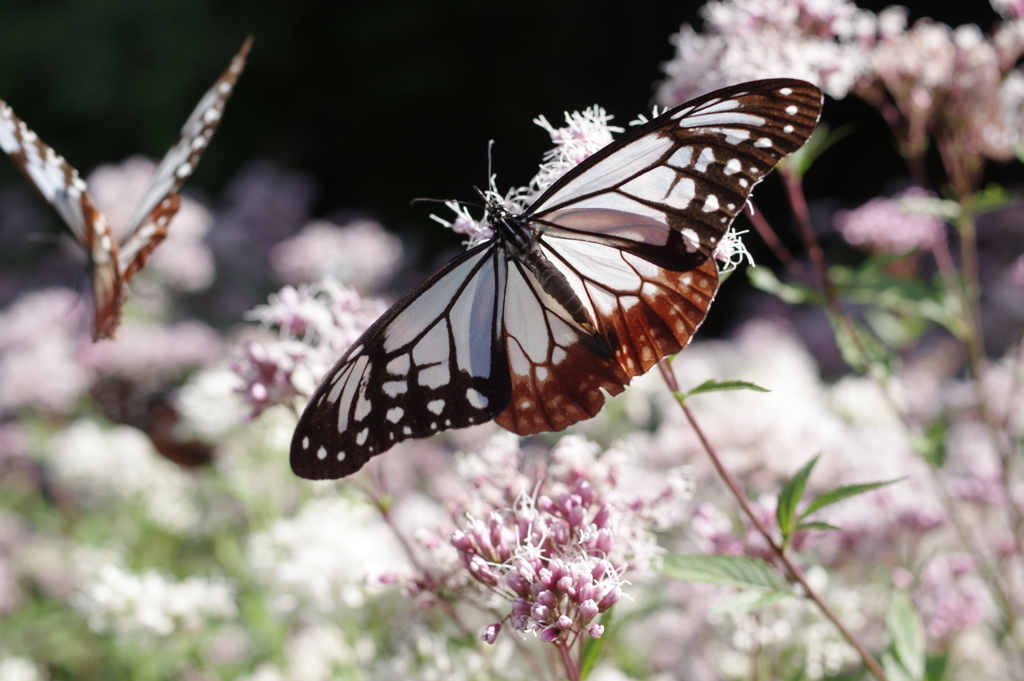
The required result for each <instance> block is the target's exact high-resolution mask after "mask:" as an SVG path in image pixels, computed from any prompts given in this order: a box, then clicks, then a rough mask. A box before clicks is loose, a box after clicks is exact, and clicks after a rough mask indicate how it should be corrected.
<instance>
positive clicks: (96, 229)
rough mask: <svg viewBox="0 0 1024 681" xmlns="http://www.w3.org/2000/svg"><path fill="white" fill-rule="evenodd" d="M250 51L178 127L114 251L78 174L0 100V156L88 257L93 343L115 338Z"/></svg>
mask: <svg viewBox="0 0 1024 681" xmlns="http://www.w3.org/2000/svg"><path fill="white" fill-rule="evenodd" d="M251 46H252V38H251V37H250V38H248V39H246V41H245V43H243V45H242V49H240V50H239V51H238V54H236V55H235V57H234V59H232V60H231V65H230V66H228V69H227V71H225V72H224V74H223V75H222V76H221V77H220V78H218V79H217V82H215V83H214V84H213V87H211V88H210V89H209V90H207V91H206V94H204V95H203V98H202V99H200V100H199V104H198V105H197V106H196V108H195V109H194V110H193V111H192V114H191V115H190V116H189V117H188V120H187V121H185V126H184V127H183V128H182V129H181V134H180V136H179V137H178V141H177V142H175V143H174V146H172V147H171V149H170V150H169V151H168V152H167V154H166V155H165V156H164V158H163V160H162V161H161V162H160V165H159V167H158V168H157V171H156V175H155V176H154V178H153V181H152V183H151V184H150V186H149V188H148V189H147V190H146V193H145V195H144V196H143V197H142V200H141V201H140V202H139V205H138V207H137V208H136V209H135V213H134V215H133V216H132V219H131V221H130V222H129V224H128V228H127V230H126V231H125V235H124V236H123V238H122V239H121V240H120V243H118V242H117V241H115V240H114V237H113V235H112V234H111V232H110V226H109V224H108V223H107V219H106V217H105V216H104V215H103V213H101V212H99V210H97V209H96V206H95V205H94V203H93V200H92V198H91V197H90V196H89V194H88V193H87V192H86V185H85V182H84V181H83V180H82V179H81V178H80V177H79V176H78V171H77V170H75V169H74V168H73V167H71V165H70V164H69V163H68V162H67V161H65V160H64V158H63V157H61V156H59V155H57V154H56V153H54V151H53V149H51V148H50V147H48V146H47V145H46V144H44V143H43V142H42V140H40V139H39V138H38V137H37V136H36V134H35V133H34V132H32V131H31V130H29V129H28V127H27V126H26V125H25V124H24V123H23V122H21V120H20V119H19V118H18V117H17V116H15V115H14V112H13V111H12V110H11V107H9V106H8V105H7V104H6V103H5V102H4V101H3V100H0V149H3V150H4V151H6V152H7V153H8V154H9V155H10V157H11V158H12V159H13V160H14V163H15V164H16V165H17V166H18V168H20V169H21V172H22V173H24V174H25V176H26V177H27V178H28V179H29V181H30V182H31V183H32V184H33V185H34V186H35V188H36V190H37V191H38V192H39V194H40V195H42V197H43V198H44V199H46V200H47V201H48V202H49V203H50V205H51V206H53V209H54V210H55V211H57V214H58V215H60V217H61V218H62V219H63V220H64V223H65V224H66V225H67V226H68V228H69V229H70V230H71V233H72V234H73V235H74V236H75V238H76V239H77V240H78V242H79V243H81V244H82V246H84V247H85V250H86V251H87V253H88V255H89V262H90V269H91V275H92V289H93V298H94V300H95V307H96V311H95V323H94V326H93V340H94V341H96V340H100V339H101V338H113V337H114V335H115V334H116V332H117V327H118V324H119V323H120V322H121V307H122V305H123V304H124V302H125V299H126V298H127V295H128V282H129V281H131V278H132V276H134V275H135V273H136V272H138V271H139V270H140V269H141V268H142V266H143V265H145V264H146V260H147V259H148V258H149V254H150V253H152V251H153V249H154V248H156V246H157V244H159V243H160V242H161V241H163V239H164V237H165V236H167V226H168V225H169V224H170V222H171V219H172V218H173V217H174V215H175V213H177V212H178V207H179V205H180V202H181V197H180V196H179V194H178V191H179V190H180V189H181V186H182V185H183V184H184V183H185V180H187V179H188V177H189V176H190V175H191V174H192V172H193V171H194V170H195V167H196V164H197V163H199V157H200V156H202V154H203V152H204V151H205V150H206V147H207V145H209V143H210V139H211V138H212V137H213V133H214V131H215V130H216V129H217V126H218V125H219V124H220V119H221V116H222V115H223V113H224V105H225V104H226V103H227V101H228V98H229V97H230V96H231V93H232V91H233V90H234V87H235V82H236V81H237V80H238V76H239V75H241V73H242V69H244V68H245V58H246V55H248V54H249V48H250V47H251Z"/></svg>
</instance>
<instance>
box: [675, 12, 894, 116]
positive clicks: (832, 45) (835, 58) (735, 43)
mask: <svg viewBox="0 0 1024 681" xmlns="http://www.w3.org/2000/svg"><path fill="white" fill-rule="evenodd" d="M701 14H702V15H703V17H704V33H703V34H700V33H697V32H696V31H694V30H693V28H692V27H691V26H690V25H689V24H683V26H682V27H681V28H680V30H679V33H678V34H676V35H675V36H673V37H672V42H673V43H674V44H675V46H676V56H675V58H674V59H673V60H672V61H670V62H668V63H667V64H666V65H665V75H666V79H665V81H664V83H662V85H661V87H660V88H659V89H658V95H657V98H658V101H659V102H660V103H661V104H663V105H665V106H675V105H677V104H681V103H683V102H684V101H686V100H688V99H691V98H693V97H694V96H696V95H699V94H703V93H705V92H709V91H711V90H714V89H717V88H720V87H724V86H726V85H733V84H735V83H740V82H743V81H747V80H757V79H759V78H772V77H779V76H790V77H794V78H802V79H804V80H808V81H810V82H812V83H815V84H817V85H819V86H820V87H821V88H822V89H824V90H825V92H827V93H828V94H829V95H832V96H833V97H836V98H841V97H844V96H846V93H847V92H848V91H849V90H850V88H851V87H852V86H853V84H854V82H855V81H856V80H857V78H858V77H859V76H860V74H861V73H862V72H863V70H864V68H865V66H866V62H865V58H864V49H865V46H866V44H867V43H870V42H871V40H872V39H873V37H874V34H875V30H876V26H877V20H876V19H875V17H874V15H873V14H871V13H870V12H866V11H864V10H860V9H858V8H857V7H856V5H854V4H853V3H851V2H847V1H846V0H824V1H813V0H795V1H794V0H724V1H722V2H709V3H708V4H707V5H706V6H705V7H704V8H703V9H702V10H701Z"/></svg>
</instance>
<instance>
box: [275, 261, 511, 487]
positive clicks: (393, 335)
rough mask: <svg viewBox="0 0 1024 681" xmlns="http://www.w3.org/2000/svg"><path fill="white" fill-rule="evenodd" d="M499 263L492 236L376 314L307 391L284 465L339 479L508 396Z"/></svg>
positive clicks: (496, 408) (478, 418)
mask: <svg viewBox="0 0 1024 681" xmlns="http://www.w3.org/2000/svg"><path fill="white" fill-rule="evenodd" d="M505 276H506V263H505V260H504V258H503V257H502V256H501V253H500V250H499V249H498V248H496V247H495V245H494V244H485V245H483V246H480V247H478V248H476V249H474V250H472V251H469V252H467V253H465V254H463V255H461V256H459V257H458V258H456V259H455V260H453V261H451V262H450V263H448V265H446V266H445V267H444V268H442V269H441V270H439V271H438V272H436V273H435V274H434V275H433V276H431V277H430V278H429V279H427V281H425V282H423V283H422V284H421V285H420V286H418V287H417V288H415V289H414V290H413V291H412V292H410V293H409V295H407V296H406V297H405V298H404V299H403V300H402V301H400V302H399V303H398V304H396V305H395V306H394V307H392V308H391V310H389V311H388V312H387V313H385V314H384V316H382V317H381V318H380V319H378V320H377V321H376V322H375V323H374V324H373V325H372V326H371V327H370V328H369V329H367V331H366V332H365V333H364V334H363V335H362V336H361V337H360V338H359V340H357V341H356V343H355V345H354V346H353V347H352V348H351V349H350V350H349V351H348V352H347V353H346V354H345V355H344V356H343V357H342V358H341V360H339V361H338V363H337V364H336V365H335V366H334V368H333V369H331V371H330V372H329V373H328V374H327V376H326V377H325V378H324V380H323V381H322V382H321V383H320V386H319V387H318V388H317V389H316V391H315V392H314V393H313V397H312V398H311V399H310V403H309V406H307V408H306V410H305V412H304V413H303V414H302V418H301V419H300V421H299V425H298V427H297V428H296V431H295V437H294V439H293V440H292V452H291V462H292V469H293V470H294V471H295V472H296V473H298V474H299V475H301V476H302V477H305V478H312V479H324V478H338V477H341V476H344V475H348V474H349V473H353V472H355V471H357V470H359V468H360V467H362V465H363V464H364V463H366V461H367V460H368V459H369V458H370V457H371V456H374V455H376V454H380V453H381V452H383V451H385V450H387V449H389V448H390V447H391V446H393V445H395V444H397V443H398V442H401V441H402V440H407V439H409V438H418V437H426V436H428V435H432V434H434V433H438V432H440V431H442V430H447V429H449V428H465V427H467V426H471V425H473V424H476V423H484V422H486V421H489V420H491V419H493V418H494V417H495V416H496V415H497V414H499V413H500V412H501V411H502V410H503V409H505V407H506V405H507V404H508V400H509V377H508V370H507V369H506V368H504V365H505V347H504V345H503V340H502V336H501V333H500V331H501V328H502V325H501V320H500V315H501V310H502V297H503V294H504V287H505Z"/></svg>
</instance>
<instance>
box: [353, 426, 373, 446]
mask: <svg viewBox="0 0 1024 681" xmlns="http://www.w3.org/2000/svg"><path fill="white" fill-rule="evenodd" d="M369 434H370V429H369V428H363V429H362V430H361V431H359V434H358V435H356V444H357V445H359V446H360V447H362V446H363V445H364V444H366V437H367V436H368V435H369Z"/></svg>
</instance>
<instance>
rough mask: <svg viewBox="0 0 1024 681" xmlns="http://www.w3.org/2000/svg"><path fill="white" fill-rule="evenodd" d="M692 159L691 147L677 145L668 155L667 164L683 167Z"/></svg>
mask: <svg viewBox="0 0 1024 681" xmlns="http://www.w3.org/2000/svg"><path fill="white" fill-rule="evenodd" d="M691 161H693V147H679V148H678V149H676V151H675V153H674V154H672V155H671V156H669V158H668V164H669V165H670V166H676V167H677V168H685V167H686V166H688V165H690V162H691Z"/></svg>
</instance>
